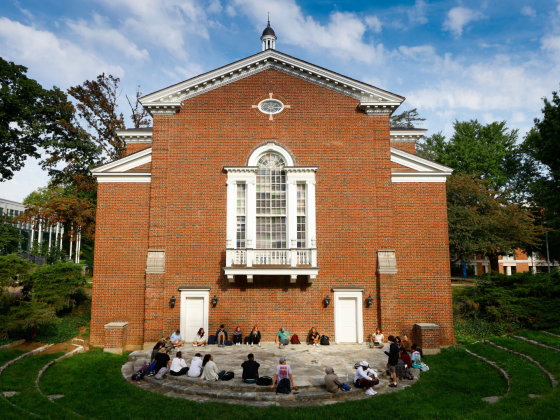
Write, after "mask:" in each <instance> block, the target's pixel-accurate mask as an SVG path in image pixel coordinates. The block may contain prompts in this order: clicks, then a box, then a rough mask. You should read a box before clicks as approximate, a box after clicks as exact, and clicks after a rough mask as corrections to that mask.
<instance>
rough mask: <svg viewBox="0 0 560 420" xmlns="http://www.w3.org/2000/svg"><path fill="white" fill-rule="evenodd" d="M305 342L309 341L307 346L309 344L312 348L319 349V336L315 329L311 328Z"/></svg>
mask: <svg viewBox="0 0 560 420" xmlns="http://www.w3.org/2000/svg"><path fill="white" fill-rule="evenodd" d="M307 341H309V344H311V345H312V346H317V347H319V343H320V341H321V334H319V333H318V332H317V328H315V327H313V328H311V330H310V331H309V338H308V340H307Z"/></svg>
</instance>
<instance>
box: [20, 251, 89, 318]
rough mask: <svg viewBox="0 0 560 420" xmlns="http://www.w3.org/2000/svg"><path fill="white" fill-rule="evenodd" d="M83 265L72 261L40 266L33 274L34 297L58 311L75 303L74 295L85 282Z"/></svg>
mask: <svg viewBox="0 0 560 420" xmlns="http://www.w3.org/2000/svg"><path fill="white" fill-rule="evenodd" d="M83 281H84V280H83V277H82V267H81V266H80V265H76V264H74V263H71V262H67V263H62V262H56V263H54V264H53V265H44V266H42V267H39V268H38V269H37V270H35V271H34V272H33V274H32V275H31V282H32V284H33V295H32V296H33V299H36V300H37V301H39V302H44V303H46V304H47V305H48V306H49V307H51V308H54V309H55V310H56V311H60V310H62V309H67V308H70V307H72V306H73V305H74V302H75V301H74V299H73V298H72V296H73V295H74V294H75V293H76V291H77V290H78V287H79V286H80V284H81V283H82V282H83Z"/></svg>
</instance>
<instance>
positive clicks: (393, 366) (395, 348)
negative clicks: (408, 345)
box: [387, 335, 400, 388]
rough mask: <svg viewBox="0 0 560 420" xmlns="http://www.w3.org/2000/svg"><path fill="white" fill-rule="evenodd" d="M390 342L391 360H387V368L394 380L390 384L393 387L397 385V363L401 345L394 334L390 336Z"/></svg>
mask: <svg viewBox="0 0 560 420" xmlns="http://www.w3.org/2000/svg"><path fill="white" fill-rule="evenodd" d="M388 340H389V343H391V345H390V347H389V360H388V361H387V370H388V372H389V375H390V376H391V378H392V379H393V382H392V383H390V384H389V386H390V387H391V388H396V387H397V363H399V354H400V352H399V345H398V344H397V341H396V339H395V337H393V336H392V335H390V336H389V338H388Z"/></svg>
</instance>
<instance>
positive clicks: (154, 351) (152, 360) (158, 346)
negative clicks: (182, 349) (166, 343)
mask: <svg viewBox="0 0 560 420" xmlns="http://www.w3.org/2000/svg"><path fill="white" fill-rule="evenodd" d="M162 347H163V343H162V342H161V341H158V342H157V343H156V345H155V346H154V348H153V349H152V355H151V356H150V372H149V373H153V371H154V368H155V367H156V355H157V354H158V353H159V351H160V350H161V348H162Z"/></svg>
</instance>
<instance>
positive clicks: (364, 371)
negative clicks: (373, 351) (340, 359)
mask: <svg viewBox="0 0 560 420" xmlns="http://www.w3.org/2000/svg"><path fill="white" fill-rule="evenodd" d="M378 383H379V379H377V372H375V370H373V369H370V367H369V363H368V362H366V361H365V360H364V361H363V362H362V363H360V366H359V367H358V369H356V374H355V375H354V385H356V387H357V388H366V395H372V396H373V395H377V392H375V391H374V390H373V387H374V386H375V385H377V384H378Z"/></svg>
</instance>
